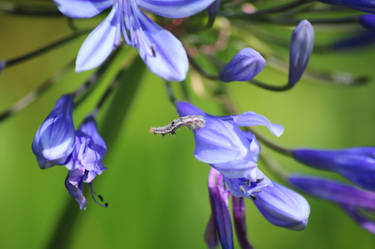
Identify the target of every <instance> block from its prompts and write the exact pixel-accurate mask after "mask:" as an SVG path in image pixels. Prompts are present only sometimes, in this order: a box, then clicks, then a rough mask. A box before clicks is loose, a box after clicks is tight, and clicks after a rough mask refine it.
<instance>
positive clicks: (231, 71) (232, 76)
mask: <svg viewBox="0 0 375 249" xmlns="http://www.w3.org/2000/svg"><path fill="white" fill-rule="evenodd" d="M265 66H266V61H265V60H264V58H263V57H262V55H261V54H259V53H258V52H257V51H255V50H254V49H252V48H244V49H242V50H241V51H240V52H238V53H237V54H236V55H235V56H234V57H233V58H232V59H231V60H230V61H229V63H228V64H226V65H225V66H224V67H223V68H222V69H221V70H220V73H219V79H220V80H221V81H224V82H231V81H248V80H251V79H252V78H254V77H255V76H256V75H257V74H259V73H260V72H261V71H262V70H263V68H264V67H265Z"/></svg>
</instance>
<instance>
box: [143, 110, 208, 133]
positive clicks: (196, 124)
mask: <svg viewBox="0 0 375 249" xmlns="http://www.w3.org/2000/svg"><path fill="white" fill-rule="evenodd" d="M205 123H206V121H205V120H204V117H203V116H201V115H189V116H184V117H180V118H178V119H175V120H173V121H172V122H171V123H170V124H168V125H166V126H161V127H152V128H151V129H150V130H149V132H150V133H153V134H161V135H162V136H164V135H166V134H169V133H170V134H172V135H174V134H176V130H177V129H178V128H179V127H181V126H186V127H189V128H190V129H193V130H197V129H199V128H202V127H204V125H205Z"/></svg>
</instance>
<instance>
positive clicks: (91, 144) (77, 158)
mask: <svg viewBox="0 0 375 249" xmlns="http://www.w3.org/2000/svg"><path fill="white" fill-rule="evenodd" d="M106 152H107V147H106V144H105V142H104V140H103V139H102V137H101V136H100V135H99V134H98V131H97V128H96V123H95V120H94V119H93V118H92V117H91V116H89V117H87V118H86V119H85V121H84V122H83V124H82V125H81V127H80V128H79V130H77V131H76V137H75V144H74V150H73V152H72V154H71V157H70V160H69V162H67V163H66V165H65V166H66V168H67V169H68V170H69V173H68V176H67V178H66V180H65V186H66V188H67V189H68V191H69V193H70V194H71V195H72V196H73V197H74V198H75V199H76V200H77V202H78V203H79V206H80V209H84V208H85V205H86V198H85V197H84V191H83V184H84V183H90V186H91V191H92V193H93V187H92V184H91V183H92V181H93V180H94V179H95V177H96V176H97V175H100V174H102V173H103V171H104V170H106V167H105V166H104V164H103V157H104V155H105V153H106ZM94 196H95V194H94V193H93V198H94V200H95V197H94ZM95 201H96V200H95Z"/></svg>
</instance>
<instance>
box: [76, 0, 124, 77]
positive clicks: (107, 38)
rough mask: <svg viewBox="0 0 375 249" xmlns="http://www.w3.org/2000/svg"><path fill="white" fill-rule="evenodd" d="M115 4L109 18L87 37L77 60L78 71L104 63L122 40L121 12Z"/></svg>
mask: <svg viewBox="0 0 375 249" xmlns="http://www.w3.org/2000/svg"><path fill="white" fill-rule="evenodd" d="M117 8H118V7H117V5H115V6H114V7H113V8H112V10H111V12H110V13H109V15H108V16H107V18H106V19H105V20H104V21H103V22H102V23H101V24H100V25H99V26H98V27H96V29H95V30H94V31H92V32H91V33H90V35H89V36H88V37H87V38H86V40H85V42H84V43H83V44H82V46H81V48H80V50H79V53H78V56H77V60H76V72H81V71H86V70H90V69H93V68H95V67H97V66H99V65H100V64H102V63H103V62H104V61H105V59H107V57H108V56H109V55H110V54H111V52H112V51H113V50H114V49H115V48H116V47H117V46H118V45H119V44H120V42H121V26H120V25H121V24H120V18H121V13H120V12H119V11H118V10H117Z"/></svg>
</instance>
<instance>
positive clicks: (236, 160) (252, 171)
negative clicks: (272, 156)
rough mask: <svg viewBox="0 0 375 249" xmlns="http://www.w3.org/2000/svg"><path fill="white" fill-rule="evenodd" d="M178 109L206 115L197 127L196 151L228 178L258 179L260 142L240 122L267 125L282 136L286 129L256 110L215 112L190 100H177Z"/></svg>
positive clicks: (195, 152)
mask: <svg viewBox="0 0 375 249" xmlns="http://www.w3.org/2000/svg"><path fill="white" fill-rule="evenodd" d="M177 111H178V114H179V115H180V116H187V115H202V116H203V117H204V119H205V126H204V127H202V128H200V129H197V130H194V137H195V151H194V155H195V157H196V158H197V159H198V160H199V161H202V162H204V163H208V164H210V165H211V166H212V167H214V168H215V169H217V170H218V171H219V172H220V173H221V174H222V175H223V176H224V177H226V178H246V179H247V180H250V181H251V182H256V180H257V176H256V167H257V160H258V153H259V144H258V143H257V141H256V138H255V136H254V135H253V134H251V133H250V132H245V131H242V130H240V126H255V125H264V126H266V127H267V128H268V129H269V130H270V131H271V132H272V133H273V134H274V135H276V136H280V135H281V134H282V133H283V130H284V129H283V127H282V126H281V125H279V124H272V123H271V122H270V121H269V120H268V119H266V118H265V117H263V116H261V115H259V114H256V113H255V112H245V113H243V114H241V115H235V116H212V115H209V114H207V113H205V112H203V111H202V110H200V109H198V108H197V107H195V106H193V105H191V104H189V103H186V102H177Z"/></svg>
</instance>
